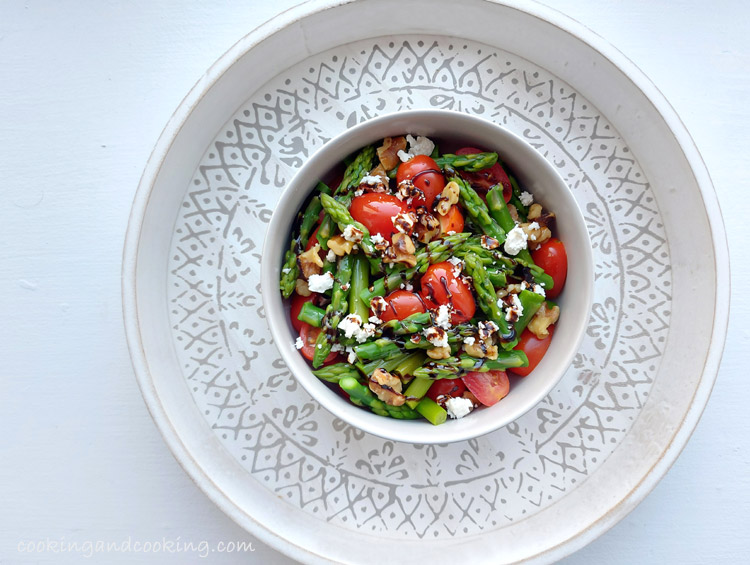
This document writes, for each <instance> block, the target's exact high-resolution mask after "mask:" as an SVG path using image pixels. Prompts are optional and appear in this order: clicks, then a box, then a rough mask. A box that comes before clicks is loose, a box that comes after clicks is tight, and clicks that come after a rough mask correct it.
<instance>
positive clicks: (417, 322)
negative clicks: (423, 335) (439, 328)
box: [358, 300, 432, 335]
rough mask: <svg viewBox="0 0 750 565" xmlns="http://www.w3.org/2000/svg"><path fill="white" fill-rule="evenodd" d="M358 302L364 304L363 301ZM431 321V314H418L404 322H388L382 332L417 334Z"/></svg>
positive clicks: (408, 317) (382, 327)
mask: <svg viewBox="0 0 750 565" xmlns="http://www.w3.org/2000/svg"><path fill="white" fill-rule="evenodd" d="M358 302H360V303H362V301H361V300H359V301H358ZM431 320H432V318H431V316H430V313H429V312H418V313H416V314H412V315H411V316H407V317H406V318H404V319H403V320H388V321H387V322H386V323H385V324H383V325H382V326H381V330H391V331H393V333H394V334H395V335H404V334H416V333H420V332H421V331H422V330H423V329H424V328H425V326H427V325H428V324H430V322H431Z"/></svg>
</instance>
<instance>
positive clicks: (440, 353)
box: [427, 345, 451, 359]
mask: <svg viewBox="0 0 750 565" xmlns="http://www.w3.org/2000/svg"><path fill="white" fill-rule="evenodd" d="M427 356H428V357H429V358H430V359H448V357H450V356H451V347H450V345H444V346H443V347H433V348H432V349H428V350H427Z"/></svg>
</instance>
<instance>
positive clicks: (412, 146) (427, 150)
mask: <svg viewBox="0 0 750 565" xmlns="http://www.w3.org/2000/svg"><path fill="white" fill-rule="evenodd" d="M406 142H407V143H408V144H409V153H411V155H412V156H416V155H432V152H433V151H434V150H435V144H434V143H433V142H432V140H431V139H429V138H427V137H424V136H422V135H418V136H417V138H416V139H414V136H413V135H407V136H406Z"/></svg>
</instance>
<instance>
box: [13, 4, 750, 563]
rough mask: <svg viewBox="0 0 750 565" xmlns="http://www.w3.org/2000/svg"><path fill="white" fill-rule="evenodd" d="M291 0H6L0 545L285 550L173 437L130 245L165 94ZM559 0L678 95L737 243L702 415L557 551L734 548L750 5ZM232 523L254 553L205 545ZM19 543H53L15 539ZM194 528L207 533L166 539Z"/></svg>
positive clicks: (747, 517) (643, 553) (740, 514)
mask: <svg viewBox="0 0 750 565" xmlns="http://www.w3.org/2000/svg"><path fill="white" fill-rule="evenodd" d="M296 3H297V0H275V1H274V2H261V1H258V0H252V1H247V0H246V1H244V2H239V1H219V0H205V1H202V2H193V3H190V2H178V1H164V2H151V1H146V0H139V1H135V2H128V3H125V2H114V1H107V2H95V1H90V2H66V3H53V2H42V1H37V0H28V1H27V2H20V1H15V0H9V1H7V2H3V3H2V5H0V180H1V183H2V184H0V187H1V188H0V210H2V212H0V214H1V216H0V219H1V221H0V242H1V243H2V245H1V246H0V265H2V268H1V269H0V303H1V304H2V310H0V312H1V314H2V326H1V327H2V339H1V340H0V359H2V369H0V370H1V371H2V379H0V402H1V403H2V404H1V406H2V409H1V410H0V422H2V428H1V429H2V430H3V432H4V433H3V436H4V437H3V440H2V441H0V460H1V463H0V500H1V501H2V511H1V512H0V562H8V563H15V562H19V561H20V562H23V561H26V562H38V563H53V562H75V561H79V560H81V559H83V558H84V556H85V555H84V554H85V552H86V548H87V547H88V546H86V545H84V544H85V543H86V542H89V543H91V544H92V547H91V549H92V551H94V550H95V549H96V546H95V545H94V544H96V542H98V541H101V542H108V541H109V542H111V541H117V542H123V541H124V542H127V541H128V540H130V541H131V544H132V547H133V548H135V544H136V543H138V542H140V543H142V544H143V543H145V542H161V543H164V541H167V542H169V541H171V542H173V545H172V548H173V551H172V552H170V551H169V550H162V551H161V552H159V553H156V552H154V551H150V552H149V551H146V547H141V551H131V552H130V553H94V555H93V557H92V558H91V559H89V561H91V562H106V563H112V562H127V563H131V562H146V563H152V562H153V563H157V562H174V563H187V562H200V561H203V562H211V563H214V562H217V563H248V562H249V563H259V564H267V563H273V564H277V563H278V564H284V563H291V561H290V560H289V559H287V558H286V557H284V556H282V555H281V554H279V553H276V552H275V551H274V550H272V549H270V548H268V547H267V546H265V545H263V544H262V543H261V542H260V541H259V540H257V539H254V538H253V537H252V536H251V535H249V534H248V533H246V532H245V531H243V530H241V529H240V528H239V527H238V526H236V525H235V524H234V523H233V522H232V521H231V520H230V519H229V518H227V517H225V516H224V515H223V514H222V513H221V512H220V511H219V510H218V509H217V508H216V507H214V505H213V504H212V503H211V502H210V501H209V500H208V499H207V498H206V497H205V496H204V495H203V494H202V493H201V492H200V491H199V490H198V489H197V488H196V487H195V486H194V485H193V483H192V482H191V481H190V479H189V478H188V476H187V475H186V474H185V473H184V472H183V471H182V469H181V468H180V467H179V465H178V464H177V463H176V462H175V460H174V459H173V458H172V456H171V455H170V453H169V451H168V450H167V448H166V446H165V444H164V443H163V441H162V440H161V437H160V435H159V433H158V431H157V429H156V427H155V426H154V424H153V423H152V421H151V419H150V417H149V415H148V413H147V411H146V408H145V405H144V403H143V401H142V399H141V396H140V393H139V390H138V387H137V385H136V382H135V379H134V376H133V371H132V369H131V366H130V360H129V357H128V352H127V347H126V344H125V338H124V332H123V325H122V319H121V309H120V259H121V251H122V244H123V237H124V233H125V226H126V222H127V218H128V213H129V210H130V204H131V200H132V198H133V194H134V191H135V187H136V185H137V184H138V179H139V176H140V173H141V170H142V168H143V165H144V164H145V162H146V160H147V158H148V155H149V153H150V151H151V147H152V146H153V144H154V142H155V141H156V139H157V137H158V135H159V133H160V131H161V129H162V127H163V126H164V125H165V123H166V121H167V120H168V118H169V116H170V115H171V113H172V111H173V110H174V109H175V107H176V106H177V105H178V103H179V102H180V100H181V99H182V97H183V96H184V95H185V93H186V92H187V91H188V90H189V89H190V88H191V87H192V85H193V84H194V82H195V81H196V80H197V79H198V77H200V75H201V74H202V72H203V71H204V70H205V69H206V68H207V67H208V66H209V65H210V64H211V63H212V62H213V61H214V60H215V59H216V58H217V57H218V56H219V55H221V54H222V53H223V52H224V51H225V50H226V49H227V48H228V47H229V46H230V45H231V44H232V43H234V41H235V40H236V39H237V38H239V37H240V36H242V35H244V34H245V33H246V32H248V31H249V30H251V29H253V28H254V27H256V26H257V25H259V24H260V23H262V22H264V21H265V20H267V19H269V18H271V17H273V16H274V15H275V14H277V13H279V12H280V11H282V10H285V9H286V8H288V7H290V6H292V5H294V4H296ZM549 4H551V5H552V6H553V7H555V8H557V9H558V10H560V11H562V12H565V13H567V14H568V15H570V16H572V17H573V18H575V19H577V20H579V21H580V22H582V23H583V24H585V25H586V26H588V27H589V28H591V29H593V30H594V31H596V32H597V33H599V34H600V35H602V36H603V37H605V38H606V39H608V40H609V41H610V42H611V43H613V44H614V45H615V46H617V47H618V48H619V49H620V50H621V51H622V52H624V53H625V54H626V55H627V56H629V57H630V58H631V59H632V60H633V61H634V62H635V63H636V64H637V65H638V66H640V67H641V69H642V70H643V71H644V72H645V73H646V74H647V75H648V76H649V77H650V78H651V79H652V80H653V81H654V82H655V84H656V85H657V86H658V87H659V88H660V89H661V90H662V92H663V93H664V94H665V95H666V97H667V98H668V99H669V100H670V101H671V103H672V104H673V105H674V107H675V108H676V110H677V112H678V114H679V115H680V116H681V117H682V119H683V120H684V122H685V124H686V125H687V128H688V130H689V131H690V132H691V133H692V135H693V137H694V139H695V141H696V143H697V145H698V148H699V149H700V150H701V152H702V154H703V157H704V159H705V161H706V164H707V166H708V169H709V171H710V173H711V174H712V176H713V180H714V183H715V186H716V191H717V193H718V196H719V200H720V202H721V204H722V207H723V210H724V214H725V217H724V219H725V222H726V227H727V232H728V237H729V244H730V251H731V255H732V260H733V263H732V274H733V277H732V279H733V298H732V314H731V320H730V325H729V339H728V342H727V346H726V350H725V355H724V361H723V363H722V368H721V371H720V374H719V378H718V381H717V384H716V387H715V389H714V393H713V396H712V398H711V400H710V402H709V404H708V407H707V409H706V412H705V414H704V416H703V419H702V421H701V423H700V424H699V426H698V428H697V431H696V432H695V434H694V436H693V438H692V439H691V441H690V443H689V444H688V446H687V448H686V449H685V451H684V452H683V454H682V456H681V457H680V458H679V460H678V461H677V463H676V464H675V465H674V467H673V468H672V469H671V471H670V472H669V473H668V475H667V476H666V478H665V479H664V480H663V481H662V482H661V483H660V484H659V486H658V487H657V488H656V489H655V490H654V492H653V493H652V494H651V495H650V496H649V497H648V498H647V499H646V501H645V502H643V503H642V504H641V505H640V506H639V507H638V508H637V509H636V510H635V511H634V512H633V513H632V514H631V515H629V516H628V517H627V518H626V519H625V520H623V521H622V522H621V523H620V524H618V525H617V526H616V527H615V528H613V529H612V530H611V531H610V532H608V533H607V534H605V535H604V536H603V537H601V538H600V539H599V540H597V541H596V542H594V543H593V544H591V545H590V546H588V547H587V548H585V549H583V550H582V551H580V552H578V553H577V554H574V555H573V556H571V557H569V558H568V559H567V560H566V562H567V563H571V564H588V563H592V564H593V563H596V564H599V563H608V564H618V563H636V562H637V563H659V564H661V563H738V562H741V561H744V560H746V559H747V555H748V554H750V535H749V534H748V526H749V525H750V455H748V454H750V418H748V417H747V414H748V408H747V405H748V401H749V400H750V394H749V393H750V378H748V375H747V369H746V363H747V361H748V357H749V355H748V350H750V330H748V329H747V322H746V321H745V320H746V319H747V318H748V317H750V298H748V296H749V295H748V293H746V292H744V282H745V281H746V280H747V279H748V278H750V253H748V251H747V243H746V241H747V239H746V238H748V239H750V228H749V227H748V226H750V222H749V221H748V218H747V217H746V214H748V212H749V211H750V207H748V206H747V199H748V193H749V192H750V143H748V138H749V137H750V136H749V134H748V132H749V131H750V104H748V102H750V33H748V26H747V20H748V17H749V16H750V7H748V4H747V3H746V2H744V1H742V0H736V1H728V0H725V1H722V2H719V3H717V4H718V5H717V6H712V5H709V4H707V3H705V2H699V1H697V0H680V1H679V2H675V1H670V0H650V1H646V0H640V1H630V2H623V1H621V0H554V1H550V2H549ZM237 541H244V542H250V543H252V546H253V549H254V552H252V553H249V552H236V551H235V552H219V551H213V552H212V551H211V549H218V548H219V546H217V545H216V544H218V543H220V542H224V543H226V544H228V543H231V542H237ZM29 542H34V543H35V544H38V543H39V542H41V543H42V544H43V545H44V549H46V551H45V552H41V553H40V552H34V553H28V552H19V549H21V550H26V549H28V545H27V544H28V543H29ZM56 542H57V543H58V544H61V543H64V542H77V543H79V544H81V548H82V550H83V551H84V554H82V553H67V552H66V553H61V552H60V548H61V547H62V545H58V546H55V543H56ZM188 542H192V543H193V544H194V545H195V546H196V549H197V551H195V552H190V553H178V552H177V551H176V548H178V547H179V544H180V543H181V544H183V546H184V544H186V543H188ZM201 542H205V545H203V546H201V545H200V544H201ZM55 547H57V551H55V549H54V548H55ZM204 550H205V551H204ZM204 557H207V560H206V559H204Z"/></svg>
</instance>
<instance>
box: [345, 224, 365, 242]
mask: <svg viewBox="0 0 750 565" xmlns="http://www.w3.org/2000/svg"><path fill="white" fill-rule="evenodd" d="M341 235H343V236H344V239H345V240H346V241H351V242H353V243H359V242H360V241H362V236H363V235H364V234H363V233H362V231H361V230H358V229H357V228H355V227H354V226H353V225H351V224H349V225H348V226H346V228H344V231H343V232H342V233H341Z"/></svg>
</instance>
